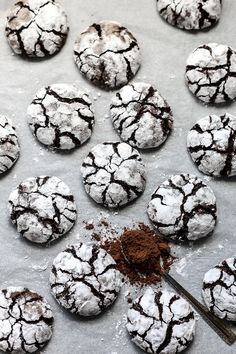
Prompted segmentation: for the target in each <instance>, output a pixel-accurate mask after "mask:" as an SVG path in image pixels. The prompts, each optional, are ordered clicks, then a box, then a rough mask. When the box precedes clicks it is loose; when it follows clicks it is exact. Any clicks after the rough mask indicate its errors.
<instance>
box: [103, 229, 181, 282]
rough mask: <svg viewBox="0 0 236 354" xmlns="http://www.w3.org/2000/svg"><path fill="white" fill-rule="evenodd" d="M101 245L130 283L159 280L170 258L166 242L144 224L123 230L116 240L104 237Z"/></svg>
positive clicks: (172, 258) (169, 264) (169, 262)
mask: <svg viewBox="0 0 236 354" xmlns="http://www.w3.org/2000/svg"><path fill="white" fill-rule="evenodd" d="M101 247H102V248H104V249H105V250H106V251H107V252H108V253H110V255H111V256H112V257H113V258H114V260H115V261H116V263H117V268H118V269H119V270H120V271H121V273H123V274H124V275H126V276H127V277H128V279H129V281H130V283H132V284H134V283H139V284H152V283H156V282H159V281H160V280H161V276H162V274H163V272H167V271H168V270H169V268H170V266H171V264H172V262H173V260H174V257H173V256H172V255H171V249H170V246H169V245H168V243H167V242H166V241H164V240H163V239H161V238H160V237H159V235H158V234H156V233H155V232H154V231H153V230H152V229H150V228H149V227H148V226H146V225H144V224H139V226H138V227H137V228H135V229H124V232H123V234H122V235H121V236H120V237H119V238H118V239H115V240H110V241H109V240H107V241H105V242H104V243H102V244H101Z"/></svg>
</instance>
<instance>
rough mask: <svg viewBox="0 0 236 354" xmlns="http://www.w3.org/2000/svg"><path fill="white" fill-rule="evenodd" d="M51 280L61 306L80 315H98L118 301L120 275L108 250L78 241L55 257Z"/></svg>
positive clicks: (53, 290) (54, 293)
mask: <svg viewBox="0 0 236 354" xmlns="http://www.w3.org/2000/svg"><path fill="white" fill-rule="evenodd" d="M50 284H51V288H52V292H53V295H54V296H55V298H56V300H57V301H58V302H59V304H60V305H61V306H63V307H64V308H66V309H67V310H69V311H71V312H72V313H76V314H78V315H81V316H95V315H98V314H99V313H101V312H102V311H104V310H105V309H106V308H107V307H108V306H110V305H111V304H112V303H113V302H114V301H115V299H116V297H117V295H118V292H119V291H120V288H121V275H120V272H119V271H118V270H116V263H115V261H114V259H113V258H112V257H111V256H110V255H109V254H108V253H107V252H106V251H105V250H103V249H101V248H98V247H97V246H96V245H94V244H84V243H79V244H76V245H72V246H69V247H68V248H67V249H65V251H63V252H61V253H59V255H58V256H57V257H56V258H55V259H54V261H53V266H52V270H51V273H50Z"/></svg>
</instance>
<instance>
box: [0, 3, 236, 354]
mask: <svg viewBox="0 0 236 354" xmlns="http://www.w3.org/2000/svg"><path fill="white" fill-rule="evenodd" d="M12 3H13V1H9V0H0V47H1V50H0V70H1V72H0V102H1V108H0V112H1V113H2V114H5V115H7V116H9V117H11V118H12V120H13V122H14V124H15V125H16V126H17V130H18V135H19V138H20V144H21V156H20V159H19V161H18V162H17V164H16V165H15V167H14V168H13V169H12V170H11V171H10V172H9V173H8V174H6V175H4V176H2V177H0V242H1V247H0V279H1V287H5V286H9V285H23V286H28V287H30V288H31V289H34V290H36V291H38V292H40V293H41V294H42V295H44V296H45V297H46V298H47V299H48V301H49V302H50V304H51V306H52V309H53V311H54V315H55V328H54V334H53V337H52V340H51V341H50V343H49V345H48V346H47V347H46V348H45V349H43V350H42V353H47V354H71V353H75V354H78V353H81V354H87V353H88V354H91V353H94V354H95V353H96V354H133V353H142V351H140V350H139V349H138V348H137V347H136V346H134V345H133V344H132V343H131V341H130V339H129V337H128V335H127V333H126V331H125V327H124V323H125V319H124V315H125V313H126V311H127V308H128V306H127V302H126V299H125V295H126V292H127V291H128V287H124V288H123V290H122V293H121V295H120V296H119V298H118V300H117V301H116V303H115V304H114V306H112V307H111V308H110V309H109V310H108V311H107V312H106V313H105V314H103V315H102V316H100V317H99V318H94V319H92V320H83V319H80V318H78V317H76V316H72V315H70V314H69V313H67V312H66V311H64V310H63V309H62V308H61V307H59V306H58V305H57V303H56V302H55V301H54V299H53V298H52V296H51V295H50V288H49V284H48V276H49V271H50V266H51V263H52V260H53V258H54V257H55V256H56V255H57V254H58V253H59V252H60V251H61V250H63V249H64V248H65V246H66V245H67V244H68V243H72V242H76V241H78V240H88V237H87V236H86V231H85V230H84V228H83V226H84V224H83V221H84V220H91V219H95V220H98V218H99V217H101V213H103V214H105V215H107V210H105V209H102V208H98V207H97V206H96V205H95V204H94V203H93V202H92V201H91V200H90V199H89V198H88V197H87V195H86V194H85V191H84V189H83V186H82V183H81V176H80V165H81V162H82V160H83V158H84V157H85V156H86V154H87V153H88V152H89V150H90V149H91V147H93V146H94V145H95V144H97V143H99V142H103V141H105V140H108V139H109V140H113V141H118V136H117V135H116V133H115V132H114V131H113V128H112V124H111V122H110V119H109V116H107V115H108V113H109V104H110V100H111V96H112V95H113V93H109V92H104V91H102V90H100V89H98V88H94V87H93V86H91V85H90V84H89V83H88V82H87V81H85V80H84V79H83V78H82V77H81V76H80V74H79V72H78V70H77V68H76V66H75V65H74V62H73V58H72V55H73V43H74V40H75V37H76V35H77V34H79V33H80V32H81V31H82V30H83V29H84V28H85V27H87V26H88V25H90V24H92V23H93V22H94V21H100V20H103V19H108V20H109V19H111V20H117V21H119V22H121V23H122V24H124V25H126V26H127V27H128V28H129V29H130V30H131V32H133V34H134V35H135V36H136V37H137V39H138V42H139V44H140V47H141V49H142V56H143V58H142V67H141V69H140V71H139V73H138V75H137V77H136V80H139V81H145V82H150V83H151V84H153V85H154V86H155V87H157V88H158V89H159V90H160V92H161V93H162V94H163V95H164V97H166V99H167V100H168V102H169V103H170V105H171V107H172V109H173V112H174V117H175V123H174V131H173V133H172V135H171V137H170V138H169V139H168V140H167V142H166V144H164V146H162V147H161V148H160V149H157V150H153V152H149V153H144V154H142V156H143V159H144V161H145V163H146V167H147V176H148V181H147V187H146V190H145V193H144V194H143V195H142V197H141V198H139V199H138V200H137V201H136V202H135V203H133V204H131V205H129V206H128V207H126V208H124V209H122V210H120V211H119V212H118V214H114V213H113V212H108V214H109V215H107V216H108V219H109V220H110V222H112V223H114V225H119V226H126V225H127V224H130V222H131V221H137V222H139V221H144V222H146V223H147V222H148V219H147V216H146V205H147V203H148V201H149V199H150V195H151V193H152V191H153V190H154V189H155V188H156V186H157V185H158V184H159V183H160V182H162V181H163V180H165V179H166V178H168V177H169V176H170V175H172V174H176V173H181V172H189V173H194V174H196V175H198V176H201V177H202V178H203V179H204V180H205V181H206V182H207V183H208V184H209V185H210V186H211V187H212V188H213V190H214V192H215V194H216V197H217V201H218V210H219V218H218V220H219V221H218V225H217V228H216V230H215V233H214V235H213V236H212V237H210V238H208V239H207V240H204V241H201V242H200V243H198V244H196V245H190V246H173V249H174V250H175V253H176V254H177V255H178V256H179V261H178V262H177V263H176V264H175V265H174V266H173V268H172V274H173V275H174V276H175V277H176V278H177V280H179V281H180V282H181V283H182V284H183V285H184V286H185V287H186V288H187V289H188V290H189V291H190V292H191V293H192V294H193V295H194V296H196V297H197V298H198V299H200V300H201V283H202V278H203V275H204V273H205V272H206V271H207V270H208V269H209V268H210V267H212V266H213V265H215V264H216V263H217V262H219V261H221V260H223V259H224V258H226V257H229V256H233V255H235V249H236V229H235V224H236V203H235V196H236V193H235V183H236V179H235V178H232V179H230V180H225V181H224V180H214V179H211V178H208V177H204V176H203V175H201V174H200V173H199V172H198V170H197V169H196V168H195V166H194V165H193V163H192V162H191V160H190V158H189V156H188V154H187V151H186V133H187V131H188V130H189V129H190V128H191V127H192V125H193V124H194V122H195V121H196V120H198V119H199V118H202V117H204V116H205V115H207V114H209V113H218V114H219V113H224V112H225V111H227V112H229V113H232V114H236V103H233V104H231V105H228V106H226V107H218V108H217V107H207V106H203V105H202V104H201V103H200V102H197V101H196V100H195V99H194V98H193V96H192V95H191V94H190V93H189V91H188V89H187V88H186V87H185V84H184V70H185V62H186V59H187V56H188V54H189V53H190V52H191V51H192V50H193V49H194V48H195V47H197V46H198V45H199V44H203V43H207V42H222V43H227V44H229V45H231V46H233V47H236V27H235V13H236V1H234V0H224V5H223V14H222V18H221V20H220V23H219V24H218V25H217V26H215V27H214V28H212V29H211V30H208V31H202V32H199V33H195V34H193V33H188V32H184V31H181V30H178V29H176V28H174V27H172V26H170V25H168V24H167V23H166V22H164V21H163V20H162V19H161V18H160V17H159V16H158V14H157V12H156V1H155V0H149V1H147V0H132V1H131V0H109V1H107V0H99V1H97V0H88V1H84V0H70V1H68V0H61V3H62V4H63V5H64V7H65V9H66V11H67V13H68V17H69V22H70V33H69V37H68V40H67V42H66V45H65V46H64V48H63V50H62V51H61V52H60V53H59V54H58V55H56V56H55V57H53V58H50V59H48V60H43V61H36V62H35V61H27V60H24V59H22V58H20V57H19V56H16V55H13V54H12V52H11V50H10V48H9V47H8V44H7V42H6V40H5V36H4V23H5V15H6V10H7V8H8V7H9V5H11V4H12ZM60 82H66V83H67V82H68V83H73V82H77V83H78V84H79V85H80V86H81V88H85V89H88V90H89V91H90V94H91V97H92V98H93V100H94V105H95V109H96V126H95V129H94V133H93V136H92V138H91V140H90V141H89V143H87V144H86V145H84V146H83V147H81V148H80V149H77V150H75V151H73V152H72V153H69V154H60V153H52V152H51V151H48V150H47V149H45V148H44V147H42V146H41V145H40V144H38V143H37V142H36V140H35V139H34V137H33V136H32V134H31V132H30V130H29V128H28V126H27V121H26V109H27V106H28V104H29V103H30V101H31V99H32V98H33V97H34V95H35V93H36V91H37V90H38V89H39V88H41V87H42V86H45V85H48V84H52V83H60ZM42 174H43V175H45V174H49V175H56V176H58V177H59V178H61V179H62V180H64V181H65V182H66V183H67V184H68V185H69V187H70V188H71V190H72V192H73V193H74V195H75V198H76V202H77V206H78V211H79V215H78V221H77V223H76V225H75V227H74V228H73V229H72V231H71V232H70V233H69V234H68V235H67V237H65V238H63V239H62V240H60V241H59V242H57V243H56V244H54V245H52V246H51V247H49V248H42V247H38V246H35V245H33V244H31V243H29V242H26V241H24V240H23V239H22V238H21V237H19V236H18V235H17V233H16V230H15V228H14V227H13V226H12V225H11V223H10V222H9V219H8V214H7V210H6V204H7V199H8V196H9V194H10V192H11V190H12V189H13V188H14V187H15V186H17V185H18V184H19V183H20V182H21V181H22V180H24V179H25V178H28V177H31V176H37V175H42ZM132 292H134V290H132ZM235 352H236V344H235V345H234V346H232V347H229V346H227V345H226V344H225V343H224V342H223V341H222V340H221V339H220V338H219V337H218V336H217V335H216V334H215V333H214V332H213V331H212V329H211V328H209V327H208V325H206V324H205V322H204V321H203V320H202V319H199V321H198V323H197V329H196V336H195V340H194V342H193V344H192V345H191V347H190V348H189V351H188V353H193V354H198V353H199V354H200V353H201V354H215V353H224V354H230V353H235Z"/></svg>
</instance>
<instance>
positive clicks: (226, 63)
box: [185, 43, 236, 103]
mask: <svg viewBox="0 0 236 354" xmlns="http://www.w3.org/2000/svg"><path fill="white" fill-rule="evenodd" d="M235 72H236V52H235V50H234V49H232V48H230V47H228V46H227V45H224V44H217V43H209V44H204V45H201V46H199V47H198V48H196V49H195V50H194V51H193V52H192V53H191V54H190V56H189V57H188V60H187V66H186V73H185V79H186V83H187V85H188V88H189V90H190V91H191V92H192V93H193V94H194V95H195V96H196V97H197V98H198V99H199V100H201V101H202V102H205V103H225V102H228V101H232V100H234V99H235V98H236V74H235Z"/></svg>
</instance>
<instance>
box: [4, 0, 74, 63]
mask: <svg viewBox="0 0 236 354" xmlns="http://www.w3.org/2000/svg"><path fill="white" fill-rule="evenodd" d="M68 30H69V29H68V24H67V16H66V14H65V11H64V9H63V8H62V6H61V5H60V4H59V3H58V2H57V1H55V0H22V1H16V2H15V4H14V5H13V7H12V8H11V9H10V10H9V12H8V15H7V23H6V28H5V31H6V36H7V40H8V43H9V45H10V47H11V48H12V50H13V51H14V52H15V53H16V54H21V55H23V56H26V57H32V58H33V57H45V56H50V55H53V54H55V53H57V52H58V51H59V50H60V49H61V47H62V46H63V45H64V43H65V41H66V37H67V33H68Z"/></svg>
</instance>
